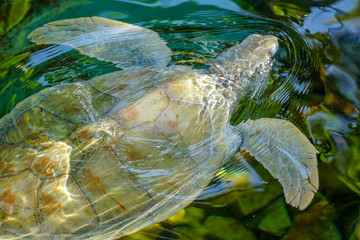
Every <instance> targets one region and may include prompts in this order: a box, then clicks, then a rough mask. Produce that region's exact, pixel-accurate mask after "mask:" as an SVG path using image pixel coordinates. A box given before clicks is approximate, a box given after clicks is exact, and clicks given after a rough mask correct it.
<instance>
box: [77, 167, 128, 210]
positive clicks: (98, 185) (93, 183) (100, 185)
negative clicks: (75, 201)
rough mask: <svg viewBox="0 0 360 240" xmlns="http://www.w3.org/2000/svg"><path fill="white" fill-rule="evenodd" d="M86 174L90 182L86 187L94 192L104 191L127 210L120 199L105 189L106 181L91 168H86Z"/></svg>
mask: <svg viewBox="0 0 360 240" xmlns="http://www.w3.org/2000/svg"><path fill="white" fill-rule="evenodd" d="M84 174H85V177H86V178H87V179H89V182H88V184H87V185H86V187H87V188H88V189H89V190H90V191H93V192H96V191H100V192H102V193H104V194H105V195H106V196H107V197H109V198H110V199H111V200H113V201H114V202H115V203H116V204H117V205H119V206H120V207H121V208H122V209H123V210H125V211H127V209H126V207H125V206H124V205H123V204H121V203H120V202H119V201H118V200H116V199H115V198H113V197H112V196H111V195H110V194H108V193H107V192H106V191H105V183H104V182H103V181H102V180H101V179H100V178H99V177H98V176H96V175H95V174H94V173H93V172H92V171H91V170H90V169H86V170H84Z"/></svg>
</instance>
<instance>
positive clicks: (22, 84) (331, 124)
mask: <svg viewBox="0 0 360 240" xmlns="http://www.w3.org/2000/svg"><path fill="white" fill-rule="evenodd" d="M6 3H8V2H7V1H5V2H2V3H1V5H0V13H2V14H0V21H2V22H0V23H4V24H0V28H2V32H3V33H4V34H3V35H0V38H1V43H0V47H1V51H0V56H1V61H0V116H3V115H4V114H6V113H8V112H10V111H11V109H13V108H14V106H15V105H16V104H17V103H18V102H20V101H21V100H23V99H25V98H26V97H28V96H30V95H32V94H34V93H36V92H38V91H40V90H41V89H44V88H46V87H49V86H53V85H57V84H61V83H66V82H73V81H79V80H87V79H90V78H92V77H94V76H98V75H102V74H105V73H108V72H112V71H114V70H116V67H115V66H114V65H113V64H111V63H106V62H102V61H98V60H95V59H94V58H90V57H86V56H84V55H82V54H80V53H78V52H77V51H75V50H73V49H71V48H69V47H62V46H61V47H59V46H50V45H48V46H35V45H34V44H32V43H30V42H29V41H28V40H27V39H26V36H27V35H28V34H29V33H30V32H31V31H32V30H34V29H35V28H37V27H39V26H42V25H43V24H45V23H47V22H51V21H55V20H61V19H66V18H75V17H88V16H101V17H108V18H112V19H115V20H120V21H124V22H127V23H132V24H135V25H138V26H142V27H146V28H150V29H152V30H154V31H156V32H158V33H159V34H160V36H161V37H162V38H163V39H165V40H166V41H167V43H168V46H169V47H170V48H171V50H172V51H173V52H174V53H175V54H174V56H173V57H172V59H171V62H170V64H183V65H190V66H193V67H194V68H203V67H204V65H203V63H204V61H206V59H207V58H211V57H215V56H216V55H217V53H218V52H220V51H221V50H222V49H225V48H228V47H230V46H232V45H234V44H235V43H239V42H241V41H242V40H243V39H244V38H245V37H246V36H248V35H249V34H252V33H260V34H273V35H275V36H277V37H278V39H279V43H280V48H279V51H278V53H277V55H276V61H275V64H274V68H273V71H272V73H271V76H270V82H271V84H270V86H269V87H268V88H267V89H266V90H265V92H263V94H262V95H259V96H256V98H251V97H250V96H249V97H247V98H246V99H244V101H243V102H242V103H241V104H240V105H239V106H238V107H237V110H236V113H235V114H233V116H232V123H234V124H236V123H238V122H240V121H242V120H246V119H257V118H260V117H276V118H282V119H287V120H290V121H291V122H293V123H294V124H295V125H296V126H298V127H299V128H300V129H301V130H302V131H303V132H304V133H305V134H306V135H307V137H308V138H309V139H310V140H311V141H312V142H313V143H314V145H315V146H316V148H317V149H318V151H319V154H318V161H319V171H320V172H319V175H320V189H319V193H318V194H317V195H316V197H315V200H314V201H313V205H312V206H310V208H308V209H307V210H305V211H299V210H296V209H294V208H291V207H289V206H287V205H284V200H283V197H282V195H281V190H280V191H279V186H278V185H276V184H270V183H272V182H273V181H272V180H271V178H268V177H267V176H266V173H265V172H264V171H263V170H262V169H261V168H260V167H257V170H258V171H259V172H260V173H261V174H260V175H261V176H262V178H264V179H265V180H266V181H268V182H270V183H269V184H266V185H260V186H257V187H256V188H255V190H254V187H249V186H247V185H246V186H243V185H241V184H235V185H236V186H235V187H234V189H233V190H231V191H230V192H228V193H226V194H223V195H220V196H216V197H213V198H201V199H198V200H197V201H195V202H194V203H193V204H192V205H191V206H190V207H188V208H187V209H186V210H185V211H183V212H181V213H180V215H181V214H183V215H184V216H182V215H181V216H180V215H179V216H178V218H175V219H172V220H167V221H165V222H164V223H162V225H161V226H160V225H157V227H154V228H152V229H149V230H147V232H146V233H144V234H145V235H140V236H138V238H140V239H144V238H145V237H146V238H149V239H155V238H159V239H162V238H170V239H298V238H299V236H301V237H302V238H301V239H350V238H351V239H358V238H360V233H359V232H360V225H359V226H358V221H359V194H360V182H359V181H360V162H359V161H360V160H359V159H360V157H359V155H360V153H359V149H360V145H359V143H360V141H359V140H360V139H359V133H360V127H359V101H360V99H359V96H360V95H359V82H358V81H359V79H360V69H359V66H360V57H359V55H358V52H359V50H358V49H359V47H360V31H359V28H360V17H359V16H360V14H359V10H358V9H359V7H360V5H359V4H360V2H359V1H351V0H345V1H335V0H333V1H315V2H312V3H310V2H309V3H304V2H303V1H293V2H291V3H289V2H286V1H278V2H276V3H274V2H270V1H240V0H237V1H235V0H234V1H230V0H221V1H220V0H218V1H202V0H196V1H186V0H169V1H150V0H148V1H146V0H144V1H120V0H119V1H114V0H106V1H50V2H48V3H44V1H41V0H38V1H32V2H31V4H30V1H25V0H24V1H22V2H21V3H18V5H17V6H16V7H15V6H14V7H13V8H11V7H9V5H6ZM3 13H6V14H3ZM20 13H21V14H20ZM4 16H8V17H4ZM17 18H18V19H17ZM255 165H256V164H255ZM262 174H263V175H262ZM238 178H241V176H239V177H238ZM244 178H245V180H244V179H243V178H241V179H240V180H239V182H240V183H242V182H244V181H246V177H244ZM264 189H265V190H264ZM309 225H310V226H311V228H309V227H308V226H309ZM139 234H140V233H139ZM135 237H136V236H133V238H135Z"/></svg>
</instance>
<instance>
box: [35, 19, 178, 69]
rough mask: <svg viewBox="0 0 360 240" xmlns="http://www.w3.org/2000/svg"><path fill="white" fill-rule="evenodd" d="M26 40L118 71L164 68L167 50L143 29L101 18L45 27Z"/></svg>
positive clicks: (71, 21)
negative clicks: (107, 64) (62, 47)
mask: <svg viewBox="0 0 360 240" xmlns="http://www.w3.org/2000/svg"><path fill="white" fill-rule="evenodd" d="M28 38H29V39H30V40H31V41H32V42H35V43H36V44H60V45H67V46H70V47H72V48H75V49H77V50H78V51H79V52H80V53H82V54H85V55H88V56H90V57H95V58H97V59H99V60H103V61H107V62H112V63H115V64H117V66H118V67H120V68H124V69H126V68H132V67H146V66H153V67H165V66H166V65H167V64H168V62H169V61H170V56H171V54H172V52H171V50H170V49H169V48H168V47H167V46H166V44H165V42H164V41H163V40H162V39H161V38H160V37H159V35H158V34H157V33H156V32H154V31H152V30H150V29H146V28H142V27H138V26H135V25H132V24H128V23H123V22H120V21H115V20H110V19H106V18H101V17H85V18H74V19H65V20H60V21H55V22H51V23H48V24H45V25H44V26H43V27H40V28H37V29H36V30H34V31H33V32H31V33H30V34H29V36H28Z"/></svg>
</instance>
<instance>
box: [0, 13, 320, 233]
mask: <svg viewBox="0 0 360 240" xmlns="http://www.w3.org/2000/svg"><path fill="white" fill-rule="evenodd" d="M29 38H30V39H31V41H33V42H35V43H37V44H64V45H69V46H71V47H73V48H75V49H77V50H79V51H80V52H81V53H83V54H85V55H88V56H91V57H95V58H97V59H100V60H105V61H109V62H113V63H115V64H117V65H118V66H119V67H120V68H122V70H120V71H116V72H112V73H108V74H105V75H102V76H99V77H95V78H93V79H91V80H88V81H83V82H76V83H69V84H61V85H57V86H54V87H50V88H47V89H45V90H43V91H40V92H39V93H37V94H35V95H33V96H30V97H28V98H27V99H25V100H24V101H22V102H21V103H19V104H18V105H17V106H16V107H15V108H14V110H13V111H12V112H11V113H9V114H8V115H6V116H4V117H3V118H2V119H1V120H0V236H1V239H22V238H24V239H40V238H44V239H114V238H118V237H121V236H124V235H128V234H130V233H133V232H135V231H138V230H139V229H142V228H144V227H146V226H149V225H151V224H154V223H157V222H159V221H162V220H164V219H166V218H168V217H170V216H172V215H174V214H175V213H177V212H178V211H179V210H181V209H183V208H184V207H186V206H187V205H188V204H190V203H191V202H192V201H193V200H194V199H195V198H196V197H197V196H198V194H200V192H201V191H202V190H203V189H204V188H205V187H206V186H207V184H209V182H210V180H211V179H212V178H213V177H214V175H215V173H216V172H217V171H218V170H219V168H220V167H221V166H222V164H224V163H225V162H226V160H227V159H229V158H230V157H231V156H233V155H234V154H236V152H237V151H239V149H243V150H246V151H247V152H249V153H250V154H252V155H253V156H254V157H255V158H256V159H257V160H258V161H259V162H260V163H262V164H263V165H264V167H265V168H266V169H267V170H269V172H270V173H271V174H272V176H273V177H275V178H277V179H278V180H279V181H280V183H281V184H282V186H283V189H284V194H285V198H286V202H287V203H289V204H291V205H292V206H295V207H299V208H300V209H304V208H306V207H307V206H308V205H309V203H310V202H311V200H312V198H313V196H314V193H315V192H316V191H317V189H318V171H317V161H316V149H315V148H314V146H313V145H312V144H311V143H310V142H309V140H308V139H307V138H306V137H305V136H304V135H303V134H302V133H301V132H300V130H298V129H297V128H296V127H295V126H294V125H293V124H291V123H290V122H287V121H285V120H279V119H270V118H263V119H258V120H247V121H246V122H242V123H240V124H239V125H237V126H231V125H230V122H229V119H230V115H231V112H232V111H233V110H234V108H235V106H236V105H237V104H238V103H239V101H240V100H241V99H242V98H243V97H244V95H246V94H250V93H251V94H252V93H254V92H256V91H258V90H259V89H261V88H264V87H266V85H267V84H266V79H267V78H268V72H269V71H270V68H271V65H272V60H271V58H272V57H273V56H274V54H275V53H276V51H277V48H278V42H277V39H276V37H274V36H269V35H268V36H261V35H257V34H254V35H251V36H249V37H248V38H246V39H245V40H244V41H243V42H242V43H241V44H238V45H236V46H233V47H231V48H229V49H227V50H225V51H224V52H223V53H221V54H220V55H219V56H218V57H217V58H215V59H211V60H209V61H208V63H207V64H208V65H209V66H210V68H209V69H202V70H195V69H192V68H191V67H188V66H169V67H167V64H168V63H169V61H170V56H171V54H172V52H171V50H170V49H169V48H168V47H167V46H166V45H165V43H164V42H163V41H162V40H161V39H160V37H159V36H158V34H157V33H155V32H153V31H152V30H149V29H144V28H141V27H137V26H134V25H131V24H127V23H122V22H118V21H114V20H108V19H104V18H100V17H91V18H77V19H68V20H62V21H57V22H52V23H48V24H46V25H44V26H43V27H40V28H38V29H36V30H35V31H33V32H32V33H31V34H30V35H29Z"/></svg>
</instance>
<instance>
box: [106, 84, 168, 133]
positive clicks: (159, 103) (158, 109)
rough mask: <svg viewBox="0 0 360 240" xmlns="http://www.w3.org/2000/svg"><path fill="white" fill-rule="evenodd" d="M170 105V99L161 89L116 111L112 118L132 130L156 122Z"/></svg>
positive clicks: (113, 112)
mask: <svg viewBox="0 0 360 240" xmlns="http://www.w3.org/2000/svg"><path fill="white" fill-rule="evenodd" d="M168 105H169V97H168V96H167V94H166V92H165V90H164V89H162V88H159V89H155V90H154V91H152V92H150V93H149V94H147V95H145V96H143V97H142V98H140V99H139V100H138V101H136V102H135V103H132V104H129V105H126V106H123V107H120V108H119V109H114V110H113V111H112V116H113V117H114V119H117V120H119V121H120V122H121V123H122V125H123V126H124V127H125V128H132V127H134V126H136V125H139V124H142V123H144V122H154V121H155V120H156V119H157V118H158V117H159V116H160V115H161V113H162V112H163V111H164V110H165V109H166V107H167V106H168Z"/></svg>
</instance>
